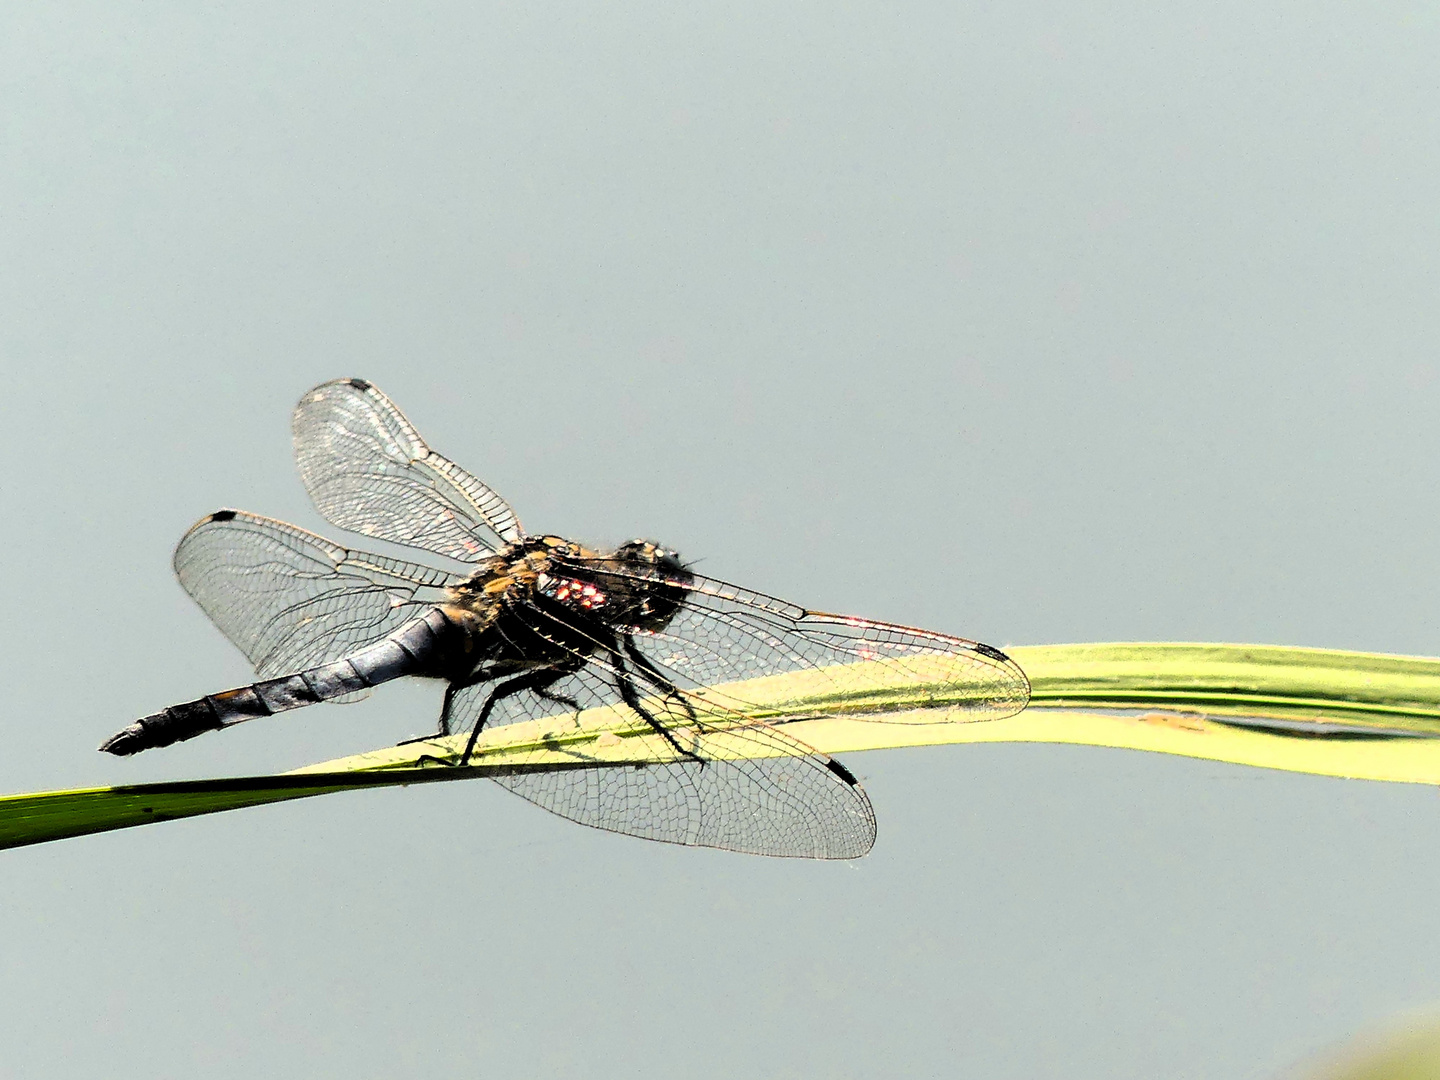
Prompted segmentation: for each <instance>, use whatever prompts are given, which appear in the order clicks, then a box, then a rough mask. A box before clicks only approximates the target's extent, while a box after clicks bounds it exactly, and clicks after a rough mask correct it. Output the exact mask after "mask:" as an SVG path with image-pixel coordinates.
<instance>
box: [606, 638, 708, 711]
mask: <svg viewBox="0 0 1440 1080" xmlns="http://www.w3.org/2000/svg"><path fill="white" fill-rule="evenodd" d="M620 640H621V641H623V642H624V643H625V655H626V656H628V657H630V662H631V663H632V664H634V665H635V666H636V667H637V668H639V669H640V670H641V671H642V672H644V673H645V675H646V676H647V677H648V678H649V679H650V681H651V682H653V683H655V685H656V686H658V687H659V688H660V689H661V690H662V691H664V695H665V697H667V698H670V699H671V700H673V701H675V702H676V703H677V704H678V705H679V706H680V707H681V708H682V709H684V710H685V715H686V716H687V717H689V718H690V719H691V720H692V721H694V720H695V707H694V706H693V705H691V704H690V701H689V699H688V698H686V697H685V695H684V694H682V693H681V692H680V688H679V687H678V686H676V685H675V684H674V683H673V682H671V681H670V680H669V679H668V678H666V677H665V675H664V673H663V672H661V670H660V669H659V668H657V667H656V666H655V665H654V664H652V663H651V662H650V658H649V657H647V656H646V655H645V654H644V653H642V652H641V651H640V650H639V649H638V648H636V646H635V638H634V637H632V636H631V635H630V634H621V635H620Z"/></svg>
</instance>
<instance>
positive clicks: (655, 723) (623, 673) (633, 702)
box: [611, 648, 705, 765]
mask: <svg viewBox="0 0 1440 1080" xmlns="http://www.w3.org/2000/svg"><path fill="white" fill-rule="evenodd" d="M611 655H612V656H613V657H614V659H615V689H617V690H619V691H620V698H621V700H622V701H624V702H625V704H626V705H628V706H630V708H631V710H632V711H633V712H635V713H636V715H638V716H639V717H640V718H641V719H643V720H644V721H645V722H646V723H647V724H649V725H650V727H651V728H652V729H653V730H654V732H655V734H657V735H659V736H660V737H661V738H662V739H664V740H665V741H666V742H667V743H669V744H670V748H671V749H672V750H674V751H675V753H677V754H679V755H680V756H681V757H687V758H689V759H690V760H691V761H697V762H699V763H700V764H701V765H704V764H705V760H704V759H703V758H702V757H701V756H700V755H699V754H697V753H695V752H694V751H692V750H686V749H685V748H684V747H683V746H681V745H680V743H679V742H677V741H676V739H675V736H674V735H671V734H670V731H669V729H668V728H666V727H665V725H664V724H662V723H660V721H659V720H656V719H655V717H653V716H651V715H650V713H649V712H648V711H647V710H646V708H645V706H644V705H642V704H640V695H639V694H638V693H636V692H635V679H634V677H633V676H631V674H630V671H629V669H628V668H626V666H625V660H624V658H623V657H622V656H621V655H620V650H619V649H618V648H612V653H611ZM661 684H662V686H663V685H667V684H668V680H665V679H664V677H663V676H661ZM677 693H678V691H677ZM666 696H667V697H669V696H670V692H669V691H668V690H667V691H666ZM682 700H683V699H682ZM685 708H686V710H687V712H688V714H689V715H690V716H691V717H692V718H693V717H694V715H695V713H694V711H693V710H691V709H690V706H689V703H688V702H686V703H685Z"/></svg>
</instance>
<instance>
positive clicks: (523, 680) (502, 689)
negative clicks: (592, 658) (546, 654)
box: [460, 663, 579, 765]
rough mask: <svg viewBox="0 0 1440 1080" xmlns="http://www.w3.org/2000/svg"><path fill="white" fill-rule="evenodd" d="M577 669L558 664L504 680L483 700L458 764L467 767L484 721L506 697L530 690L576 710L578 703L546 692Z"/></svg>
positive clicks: (575, 666)
mask: <svg viewBox="0 0 1440 1080" xmlns="http://www.w3.org/2000/svg"><path fill="white" fill-rule="evenodd" d="M578 667H579V664H570V663H567V664H559V665H556V666H555V667H544V668H536V669H535V670H534V671H527V672H526V673H525V674H524V675H517V676H516V677H515V678H513V679H506V680H505V681H504V682H502V683H501V684H500V685H499V686H497V687H495V689H494V690H492V691H490V696H489V697H488V698H486V699H485V705H484V707H483V708H482V709H481V710H480V715H479V716H478V717H477V718H476V720H475V728H474V730H473V731H471V732H470V741H469V742H467V743H466V744H465V753H463V754H462V755H460V764H461V765H468V764H469V763H470V755H471V754H473V753H474V752H475V741H476V740H477V739H479V738H480V732H481V731H482V730H483V729H484V727H485V721H487V720H489V719H490V713H491V712H492V711H493V710H494V708H495V706H496V705H498V704H499V703H500V702H501V701H503V700H505V699H506V698H507V697H513V696H514V695H516V694H522V693H524V692H525V691H526V690H530V691H532V692H533V693H535V694H536V695H537V696H539V697H542V698H548V699H549V700H551V701H559V702H561V703H562V704H565V705H570V706H572V707H575V708H578V707H579V702H577V701H575V700H574V699H573V698H567V697H564V696H562V695H560V694H549V693H546V690H547V689H548V688H549V687H550V685H551V684H552V683H555V682H557V681H559V680H560V679H563V678H564V677H565V676H566V675H570V674H573V673H574V672H575V671H576V670H577V668H578Z"/></svg>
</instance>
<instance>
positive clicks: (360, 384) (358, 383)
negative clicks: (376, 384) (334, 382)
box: [350, 379, 370, 390]
mask: <svg viewBox="0 0 1440 1080" xmlns="http://www.w3.org/2000/svg"><path fill="white" fill-rule="evenodd" d="M350 385H351V386H353V387H354V388H355V389H356V390H369V389H370V384H369V383H368V382H366V381H365V380H364V379H351V380H350Z"/></svg>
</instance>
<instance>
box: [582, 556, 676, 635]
mask: <svg viewBox="0 0 1440 1080" xmlns="http://www.w3.org/2000/svg"><path fill="white" fill-rule="evenodd" d="M611 568H613V569H611ZM596 569H597V570H599V571H600V576H601V577H602V578H603V579H605V580H604V582H603V587H604V588H605V590H606V592H608V593H609V594H610V597H611V599H612V602H613V603H614V608H613V611H614V617H615V618H616V619H617V621H620V622H623V623H624V624H626V625H628V626H630V627H632V628H634V629H636V630H642V631H652V632H654V631H658V630H663V629H664V628H665V626H666V624H667V623H669V622H670V620H671V619H673V618H674V617H675V613H676V612H677V611H679V610H680V605H681V604H683V603H684V602H685V596H686V594H687V593H688V592H689V584H690V582H691V580H692V579H693V575H692V574H691V573H690V567H689V566H687V565H686V564H685V563H684V562H682V561H681V559H680V556H679V555H678V554H676V553H675V552H673V551H671V550H669V549H668V548H663V547H661V546H660V545H659V544H655V543H652V542H651V541H649V540H631V541H630V542H629V543H628V544H621V545H620V546H619V547H618V548H616V549H615V550H614V551H613V552H611V554H610V555H609V556H607V557H604V558H602V559H600V560H597V562H596ZM607 570H608V571H609V572H608V573H607V572H606V571H607Z"/></svg>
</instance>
